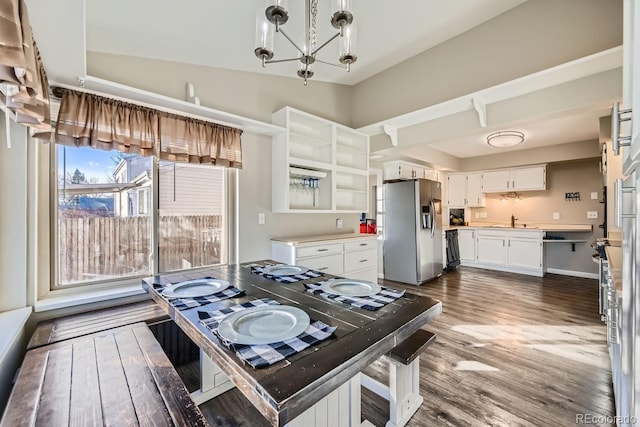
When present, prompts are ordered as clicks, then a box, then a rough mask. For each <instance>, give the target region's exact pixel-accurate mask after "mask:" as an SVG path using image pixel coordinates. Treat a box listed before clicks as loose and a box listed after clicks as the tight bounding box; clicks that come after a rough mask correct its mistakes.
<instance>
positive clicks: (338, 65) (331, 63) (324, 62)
mask: <svg viewBox="0 0 640 427" xmlns="http://www.w3.org/2000/svg"><path fill="white" fill-rule="evenodd" d="M316 62H320V63H321V64H326V65H332V66H334V67H338V68H342V69H343V70H346V69H347V66H346V65H342V64H334V63H333V62H327V61H321V60H319V59H316Z"/></svg>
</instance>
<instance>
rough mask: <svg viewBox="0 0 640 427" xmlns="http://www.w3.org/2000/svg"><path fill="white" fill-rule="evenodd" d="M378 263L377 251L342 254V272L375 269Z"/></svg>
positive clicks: (368, 250) (369, 250)
mask: <svg viewBox="0 0 640 427" xmlns="http://www.w3.org/2000/svg"><path fill="white" fill-rule="evenodd" d="M377 262H378V251H377V250H376V249H375V248H374V249H367V250H364V251H358V252H349V253H345V254H344V271H357V270H364V269H365V268H371V267H375V266H376V265H377Z"/></svg>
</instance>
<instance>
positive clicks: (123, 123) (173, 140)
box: [55, 89, 242, 169]
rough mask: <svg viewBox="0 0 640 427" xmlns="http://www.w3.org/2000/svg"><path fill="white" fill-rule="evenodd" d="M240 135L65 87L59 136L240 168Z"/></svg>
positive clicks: (109, 147)
mask: <svg viewBox="0 0 640 427" xmlns="http://www.w3.org/2000/svg"><path fill="white" fill-rule="evenodd" d="M241 134H242V131H241V130H240V129H235V128H231V127H227V126H222V125H218V124H215V123H210V122H206V121H203V120H196V119H192V118H188V117H183V116H178V115H175V114H169V113H166V112H163V111H159V110H154V109H152V108H147V107H142V106H139V105H135V104H130V103H127V102H122V101H118V100H114V99H110V98H105V97H102V96H98V95H94V94H90V93H85V92H78V91H74V90H69V89H63V90H62V101H61V102H60V113H59V115H58V120H57V125H56V133H55V140H56V142H58V143H60V144H65V145H71V146H80V147H82V146H85V147H93V148H98V149H101V150H119V151H122V152H125V153H138V154H141V155H144V156H150V155H156V156H158V157H159V158H161V159H163V160H170V161H175V162H189V163H200V164H213V165H219V166H227V167H233V168H238V169H241V168H242V149H241V141H240V136H241Z"/></svg>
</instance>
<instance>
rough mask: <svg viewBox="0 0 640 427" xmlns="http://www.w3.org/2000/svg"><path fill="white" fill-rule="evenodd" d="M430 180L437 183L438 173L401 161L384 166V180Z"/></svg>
mask: <svg viewBox="0 0 640 427" xmlns="http://www.w3.org/2000/svg"><path fill="white" fill-rule="evenodd" d="M417 178H422V179H430V180H432V181H439V176H438V171H437V170H435V169H431V168H429V167H426V166H421V165H414V164H412V163H407V162H403V161H393V162H387V163H385V165H384V179H385V180H392V179H417Z"/></svg>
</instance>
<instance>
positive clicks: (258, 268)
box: [249, 264, 324, 283]
mask: <svg viewBox="0 0 640 427" xmlns="http://www.w3.org/2000/svg"><path fill="white" fill-rule="evenodd" d="M273 265H284V264H273ZM249 267H250V268H251V272H252V273H253V274H259V275H260V276H262V277H264V278H265V279H269V280H275V281H277V282H280V283H295V282H299V281H301V280H307V279H317V278H318V277H322V276H324V274H322V273H321V272H319V271H314V270H307V271H305V272H304V273H303V274H296V275H293V276H274V275H273V274H269V273H265V272H264V268H266V267H271V265H259V264H253V265H250V266H249Z"/></svg>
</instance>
